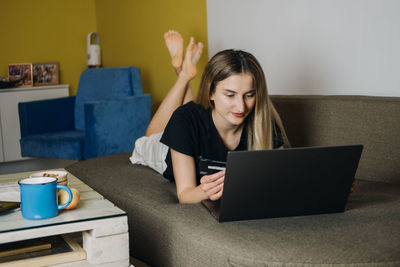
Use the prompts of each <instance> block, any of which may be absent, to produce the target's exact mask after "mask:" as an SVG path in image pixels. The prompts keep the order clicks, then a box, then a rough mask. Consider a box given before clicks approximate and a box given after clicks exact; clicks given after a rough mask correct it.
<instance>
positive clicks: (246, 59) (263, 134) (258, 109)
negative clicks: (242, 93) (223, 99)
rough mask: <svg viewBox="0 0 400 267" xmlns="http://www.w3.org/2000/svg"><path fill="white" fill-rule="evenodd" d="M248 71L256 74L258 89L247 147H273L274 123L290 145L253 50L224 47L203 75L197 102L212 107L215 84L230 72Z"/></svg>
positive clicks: (254, 81)
mask: <svg viewBox="0 0 400 267" xmlns="http://www.w3.org/2000/svg"><path fill="white" fill-rule="evenodd" d="M241 73H247V74H250V75H251V76H252V77H253V88H254V89H255V90H256V104H255V106H254V109H253V110H252V112H251V113H250V114H249V117H248V126H247V129H248V149H249V150H262V149H272V148H273V145H274V144H273V136H274V131H277V129H275V124H276V125H277V126H278V127H279V130H280V132H281V134H282V138H283V142H284V145H285V146H286V147H287V146H289V141H288V138H287V136H286V132H285V129H284V127H283V124H282V121H281V119H280V117H279V114H278V112H277V111H276V109H275V107H274V105H273V104H272V102H271V99H270V98H269V96H268V90H267V83H266V80H265V75H264V72H263V70H262V68H261V65H260V63H259V62H258V61H257V59H256V58H255V57H254V56H253V55H252V54H250V53H248V52H244V51H241V50H233V49H228V50H223V51H221V52H219V53H217V54H216V55H215V56H213V57H212V58H211V59H210V61H209V62H208V64H207V66H206V68H205V70H204V72H203V75H202V77H201V82H200V88H199V91H198V94H197V99H196V103H198V104H200V105H202V106H203V107H204V108H205V109H210V108H211V109H213V108H214V104H213V103H212V101H211V100H210V97H211V95H212V94H213V93H214V92H215V88H216V85H217V84H218V83H219V82H220V81H223V80H225V79H226V78H228V77H230V76H231V75H235V74H241Z"/></svg>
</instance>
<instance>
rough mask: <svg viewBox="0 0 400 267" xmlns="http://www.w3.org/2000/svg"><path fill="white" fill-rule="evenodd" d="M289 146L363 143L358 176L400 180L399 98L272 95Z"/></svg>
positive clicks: (382, 179)
mask: <svg viewBox="0 0 400 267" xmlns="http://www.w3.org/2000/svg"><path fill="white" fill-rule="evenodd" d="M272 100H273V103H274V104H275V106H276V109H277V110H278V112H279V114H280V115H281V118H282V120H283V123H284V125H285V127H286V131H287V134H288V137H289V140H290V141H291V143H292V145H293V146H297V147H298V146H329V145H344V144H363V145H364V150H363V153H362V156H361V160H360V164H359V168H358V170H357V177H359V178H361V179H366V180H371V181H380V182H391V183H397V184H400V168H399V167H398V166H400V142H399V133H400V116H399V114H400V98H399V97H372V96H309V95H308V96H293V95H290V96H289V95H288V96H273V97H272Z"/></svg>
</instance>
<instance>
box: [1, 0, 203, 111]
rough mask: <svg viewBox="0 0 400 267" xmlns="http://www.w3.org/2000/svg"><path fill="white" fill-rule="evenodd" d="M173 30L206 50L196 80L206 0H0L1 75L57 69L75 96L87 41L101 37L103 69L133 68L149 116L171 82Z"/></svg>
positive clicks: (200, 71) (194, 84)
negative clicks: (23, 67) (23, 66)
mask: <svg viewBox="0 0 400 267" xmlns="http://www.w3.org/2000/svg"><path fill="white" fill-rule="evenodd" d="M169 29H175V30H178V31H179V32H180V33H181V34H182V36H183V37H184V39H185V45H186V44H187V42H188V40H189V37H190V36H192V35H193V36H194V37H195V38H196V40H201V41H202V42H203V43H204V44H205V48H204V54H203V56H202V59H201V60H200V62H199V75H198V77H197V78H196V79H195V80H194V81H193V82H192V85H193V88H195V91H197V86H198V84H199V80H200V79H199V76H200V75H201V73H202V70H203V69H204V66H205V65H206V63H207V57H208V55H207V49H208V48H207V17H206V0H190V1H187V0H153V1H143V0H114V1H109V0H56V1H54V0H34V1H32V0H18V1H15V0H0V38H1V39H0V75H3V76H7V71H8V70H7V66H8V64H12V63H27V62H51V61H58V62H59V63H60V71H61V83H65V84H69V85H70V94H71V95H75V94H76V90H77V86H78V82H79V76H80V74H81V72H82V71H83V70H84V69H85V68H86V67H87V66H86V38H87V35H88V33H89V32H92V31H97V32H98V33H99V35H100V43H101V49H102V62H103V66H104V67H109V66H127V65H134V66H138V67H140V69H141V73H142V82H143V89H144V92H145V93H149V94H152V96H153V111H154V109H155V107H157V106H158V105H159V103H160V102H161V100H162V99H163V97H164V96H165V94H166V93H167V92H168V90H169V88H170V87H171V86H172V84H173V82H174V80H175V72H174V71H173V69H172V67H171V65H170V58H169V54H168V51H167V49H166V47H165V44H164V40H163V34H164V32H166V31H167V30H169Z"/></svg>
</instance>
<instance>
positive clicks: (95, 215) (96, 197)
mask: <svg viewBox="0 0 400 267" xmlns="http://www.w3.org/2000/svg"><path fill="white" fill-rule="evenodd" d="M57 170H64V169H57ZM64 171H65V170H64ZM35 172H37V171H35ZM32 173H34V172H24V173H15V174H4V175H0V185H5V184H7V185H10V186H13V185H14V186H16V188H17V190H18V189H19V187H18V184H17V181H18V180H20V179H22V178H26V177H29V175H30V174H32ZM67 178H68V186H69V187H73V188H76V189H78V191H79V192H80V201H79V204H78V206H77V207H76V208H75V209H72V210H60V211H59V213H58V215H57V216H55V217H53V218H48V219H42V220H28V219H25V218H23V217H22V215H21V209H20V208H17V209H12V210H9V211H5V212H2V213H0V236H1V234H2V233H6V232H12V231H20V230H27V229H32V228H39V227H46V226H54V225H62V224H67V223H73V222H81V221H90V220H97V219H103V218H111V217H118V216H126V212H124V211H123V210H121V209H120V208H118V207H116V206H115V205H114V204H112V203H111V202H110V201H108V200H107V199H104V197H103V196H101V195H100V194H99V193H97V192H96V191H94V190H93V189H92V188H90V187H89V186H88V185H86V184H84V183H83V182H82V181H80V180H79V179H78V178H76V177H75V176H73V175H72V174H70V173H68V177H67ZM0 188H1V187H0ZM18 194H19V192H18ZM1 200H3V199H1V193H0V201H1ZM0 243H1V238H0Z"/></svg>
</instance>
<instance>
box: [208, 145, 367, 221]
mask: <svg viewBox="0 0 400 267" xmlns="http://www.w3.org/2000/svg"><path fill="white" fill-rule="evenodd" d="M362 149H363V146H362V145H346V146H330V147H305V148H285V149H276V150H259V151H230V152H228V156H227V162H226V173H225V182H224V189H223V190H224V191H223V195H222V198H221V199H220V200H218V201H211V200H205V201H203V202H202V204H203V205H204V206H205V207H206V208H207V209H209V211H210V212H211V214H213V215H214V216H215V218H216V219H217V220H218V221H220V222H225V221H236V220H251V219H261V218H275V217H286V216H303V215H312V214H323V213H336V212H343V211H344V209H345V206H346V202H347V198H348V195H349V192H350V188H351V185H352V183H353V179H354V176H355V174H356V170H357V167H358V163H359V161H360V157H361V152H362ZM210 168H212V169H213V170H214V171H215V169H217V170H218V169H221V167H220V166H217V167H215V166H210Z"/></svg>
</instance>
